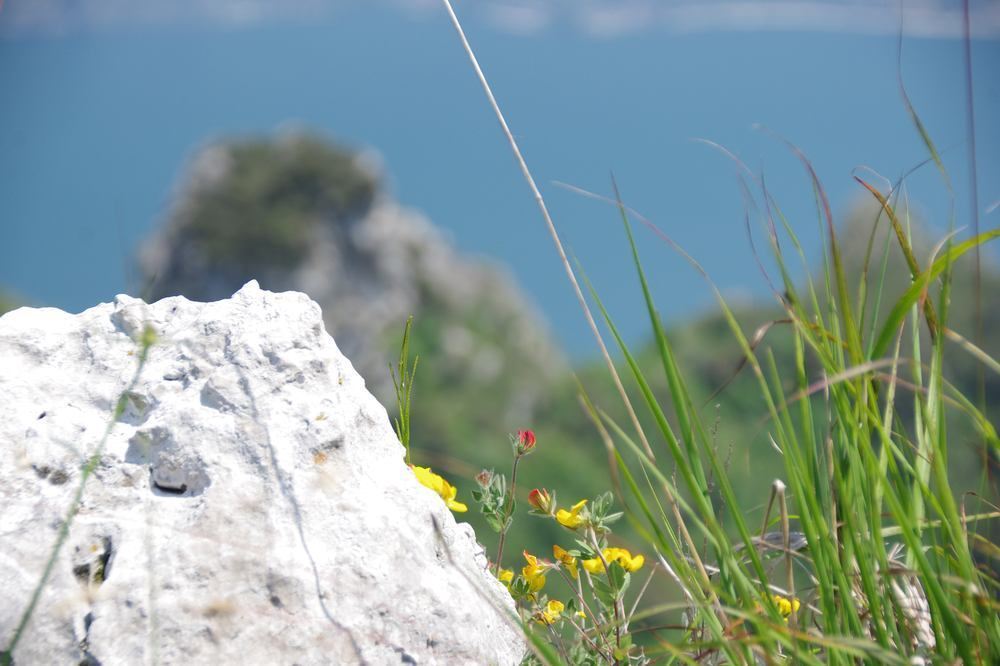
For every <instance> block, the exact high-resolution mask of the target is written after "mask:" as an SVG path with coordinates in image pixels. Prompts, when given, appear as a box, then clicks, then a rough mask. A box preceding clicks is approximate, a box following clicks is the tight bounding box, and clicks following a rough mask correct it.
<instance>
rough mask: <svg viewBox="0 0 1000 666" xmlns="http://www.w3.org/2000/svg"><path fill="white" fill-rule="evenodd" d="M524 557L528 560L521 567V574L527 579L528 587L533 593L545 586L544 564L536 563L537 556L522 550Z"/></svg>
mask: <svg viewBox="0 0 1000 666" xmlns="http://www.w3.org/2000/svg"><path fill="white" fill-rule="evenodd" d="M524 559H525V560H527V561H528V563H527V564H526V565H524V568H522V569H521V575H522V576H524V580H526V581H528V588H529V589H530V590H531V593H532V594H534V593H535V592H538V591H539V590H540V589H542V588H543V587H545V566H543V565H541V564H539V563H538V558H537V557H535V556H534V555H532V554H531V553H529V552H528V551H524Z"/></svg>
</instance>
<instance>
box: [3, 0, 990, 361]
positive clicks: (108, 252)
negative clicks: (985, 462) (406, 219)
mask: <svg viewBox="0 0 1000 666" xmlns="http://www.w3.org/2000/svg"><path fill="white" fill-rule="evenodd" d="M2 18H3V17H2V15H0V23H2ZM468 27H469V32H470V38H471V39H472V41H473V44H474V46H475V47H476V48H477V50H478V53H479V58H480V61H481V63H482V64H483V67H484V68H485V70H486V72H487V75H488V76H489V77H490V78H491V80H492V83H493V86H494V89H495V91H496V94H497V96H498V98H499V100H500V103H501V104H502V105H503V107H504V109H505V111H506V113H507V118H508V121H509V122H510V124H511V126H512V128H513V130H514V132H515V133H516V135H517V137H518V139H519V140H520V142H521V147H522V149H523V150H524V152H525V155H526V157H527V159H528V161H529V164H530V165H531V166H532V168H533V170H534V172H535V177H536V179H537V180H538V182H539V184H540V185H541V186H542V189H543V191H544V193H545V194H546V195H547V197H548V200H549V204H550V206H551V209H552V212H553V214H554V216H555V218H556V222H557V224H558V225H559V226H560V228H561V231H562V233H563V234H564V241H565V242H566V245H567V247H568V249H570V250H571V251H572V253H573V254H574V255H575V256H577V257H579V259H580V261H581V262H582V265H583V266H584V267H585V270H586V272H587V274H588V276H589V277H590V278H591V279H592V280H593V282H594V284H595V285H596V286H597V288H598V289H599V290H600V292H601V294H602V296H603V297H604V299H605V300H606V301H607V302H609V303H611V305H612V311H613V312H614V314H615V315H616V316H617V317H618V319H619V322H620V324H621V327H622V329H623V330H624V332H625V334H626V337H627V338H628V339H630V340H638V339H641V338H642V337H643V335H644V333H645V330H646V326H645V324H644V323H643V320H642V308H641V303H640V300H639V295H638V294H637V292H636V288H635V278H634V275H633V272H632V270H631V268H630V263H629V255H628V250H627V247H626V245H625V241H624V237H623V236H622V233H621V230H620V226H619V223H618V220H617V217H616V215H615V212H614V210H613V209H611V208H609V207H607V206H605V205H604V204H601V203H598V202H595V201H591V200H587V199H584V198H582V197H580V196H578V195H575V194H572V193H570V192H567V191H566V190H563V189H560V188H558V187H556V186H554V185H553V184H552V181H556V180H558V181H565V182H569V183H572V184H575V185H577V186H580V187H584V188H587V189H591V190H594V191H597V192H600V193H603V194H607V193H609V192H610V182H609V174H610V173H612V172H613V173H614V175H615V177H616V178H617V180H618V183H619V185H620V186H621V189H622V193H623V195H624V197H625V199H626V200H627V202H628V203H629V204H630V205H632V206H634V207H635V208H637V209H639V210H640V211H642V212H643V213H645V214H646V215H648V216H649V217H651V218H652V219H653V220H655V221H656V222H657V224H659V225H660V226H661V227H662V229H663V230H664V231H665V232H666V233H668V234H670V235H671V236H672V237H673V238H675V239H676V240H677V241H678V242H679V243H680V244H681V245H683V246H684V247H685V248H686V249H687V250H688V251H689V252H690V253H691V254H692V255H693V256H695V257H696V258H697V259H698V260H699V261H700V262H701V263H702V264H703V265H704V266H705V268H706V269H707V270H708V271H709V273H710V274H711V275H712V277H713V278H714V279H715V280H716V282H717V283H718V284H719V286H720V287H721V288H722V289H723V291H725V292H726V293H727V294H729V295H731V296H733V297H734V298H742V297H746V296H751V295H753V296H757V297H762V298H767V297H768V290H767V288H766V283H765V281H764V280H763V278H762V277H761V275H760V273H759V270H758V269H757V267H756V264H755V262H754V260H753V257H752V254H751V252H750V250H749V245H748V242H747V240H746V234H745V231H744V226H743V219H744V205H743V200H742V195H741V191H740V186H739V183H738V180H737V177H736V176H737V171H736V169H735V168H734V166H733V165H732V163H730V162H729V161H728V160H727V159H726V158H724V157H723V156H721V155H720V154H719V153H718V152H717V151H714V150H712V149H710V148H708V147H706V146H705V145H703V144H700V143H696V142H693V141H692V140H691V139H692V137H704V138H708V139H712V140H714V141H718V142H720V143H722V144H725V145H726V146H728V147H729V148H730V149H732V150H734V151H736V152H738V153H739V154H740V155H741V156H742V157H743V159H744V160H745V161H746V162H747V163H748V164H749V165H750V166H751V168H753V169H755V170H763V172H764V175H765V177H766V182H767V184H768V187H769V188H770V189H771V190H772V192H773V193H774V195H775V196H776V197H777V198H778V199H779V201H780V202H781V203H782V205H783V207H784V209H785V212H786V213H787V214H788V215H789V216H790V218H791V219H792V221H793V224H794V225H795V227H796V229H797V231H798V232H799V233H800V234H801V237H802V240H803V242H804V243H805V246H806V251H807V253H808V254H809V255H810V256H811V257H815V256H816V255H817V253H818V251H819V245H818V243H819V240H818V235H817V225H816V215H815V209H814V202H813V199H812V191H811V188H810V184H809V181H808V179H807V178H806V177H805V175H804V173H803V171H802V169H801V167H800V166H799V164H798V163H797V162H796V160H795V159H794V157H792V156H791V154H790V153H789V151H788V150H787V149H786V148H785V147H783V145H782V144H781V143H780V141H778V140H776V139H775V138H773V137H772V136H771V135H769V134H767V133H765V132H761V131H759V130H755V129H754V124H755V123H762V124H764V125H766V126H767V127H769V128H771V129H772V130H774V131H775V132H778V133H780V134H782V135H784V136H786V137H788V138H789V139H790V140H792V141H794V142H796V143H797V144H798V145H799V146H800V147H801V148H802V150H803V151H804V152H805V153H806V154H808V156H809V157H810V159H811V160H812V161H813V163H814V165H815V167H816V170H817V172H818V173H819V175H820V177H821V178H822V179H823V181H824V184H825V186H826V188H827V191H828V194H829V197H830V201H831V203H832V205H833V208H834V211H835V212H836V213H838V214H839V213H844V212H846V211H847V210H849V209H850V207H851V205H852V202H853V201H855V200H856V198H858V197H861V196H862V194H861V192H860V188H859V187H858V186H857V185H856V184H855V183H854V182H853V181H852V179H851V173H852V170H853V169H854V168H855V167H857V166H858V165H868V166H870V167H872V168H874V169H877V170H879V171H880V172H881V173H883V174H885V175H886V176H888V177H891V178H895V177H897V176H898V175H899V174H900V173H901V172H903V171H904V170H906V169H908V168H909V167H911V166H913V165H915V164H917V163H919V162H920V161H921V160H923V159H924V158H925V157H926V150H925V149H924V147H923V145H922V143H921V142H920V140H919V137H918V135H917V133H916V131H915V130H914V129H913V126H912V124H911V123H910V122H909V120H908V117H907V114H906V111H905V108H904V106H903V104H902V102H901V100H900V94H899V89H898V84H897V78H896V39H895V37H880V36H858V35H843V34H839V35H838V34H821V33H777V32H775V33H715V34H711V33H710V34H689V35H677V34H669V33H659V32H645V33H642V34H639V35H630V36H623V37H621V38H616V39H595V38H592V37H587V36H585V35H582V34H580V33H578V32H576V31H573V30H571V29H569V28H565V27H564V28H560V27H558V26H557V27H555V28H553V29H551V30H548V31H546V32H543V33H540V34H538V35H535V36H531V37H518V36H511V35H509V34H505V33H503V32H500V31H497V30H495V29H493V28H491V27H489V26H487V25H485V24H480V23H473V24H472V25H470V26H468ZM974 48H975V58H976V59H975V66H976V70H975V71H976V75H977V78H976V90H975V94H976V105H977V106H976V112H977V114H978V121H979V127H978V132H979V135H978V142H977V147H978V151H979V158H980V164H979V167H980V172H979V182H980V198H981V208H984V209H985V208H986V207H987V206H988V205H989V204H990V203H991V202H994V201H996V200H998V199H1000V125H998V123H997V118H1000V77H998V76H997V75H996V72H997V65H998V64H1000V42H998V41H996V40H993V41H977V42H975V44H974ZM903 74H904V77H905V80H906V82H907V86H908V90H909V93H910V95H911V97H912V99H913V101H914V103H915V105H916V106H917V108H918V110H919V111H920V113H921V114H922V117H923V119H924V121H925V123H926V125H927V127H928V129H929V130H930V131H931V133H932V135H933V137H934V139H935V141H936V142H937V144H938V146H939V147H940V148H942V149H944V150H945V152H944V157H945V161H946V164H947V166H948V168H949V171H950V175H951V177H952V180H953V182H954V183H955V185H956V196H957V200H956V209H955V210H956V216H957V217H956V220H957V224H958V225H960V226H961V225H967V224H970V217H969V214H968V211H969V208H968V199H967V197H968V186H967V173H966V164H967V152H966V144H965V136H966V135H965V125H964V119H965V115H964V114H965V98H964V88H963V79H962V76H963V71H962V55H961V43H960V42H958V41H953V40H930V39H907V40H906V41H905V43H904V57H903ZM287 125H303V126H306V127H310V128H314V129H317V130H320V131H323V132H325V133H328V134H329V135H330V136H332V137H335V138H337V139H338V140H341V141H343V142H345V143H347V144H349V145H353V146H357V147H371V148H374V149H375V150H377V151H378V152H379V153H380V154H381V155H382V158H383V160H384V163H385V166H386V169H387V171H388V173H389V176H390V181H391V188H392V191H393V192H394V193H395V195H396V196H397V197H398V198H399V199H400V200H401V201H402V202H404V203H405V204H407V205H410V206H413V207H416V208H419V209H421V210H423V211H425V212H426V213H427V214H428V215H429V216H430V218H431V219H432V220H433V221H434V222H435V223H437V224H438V225H440V226H442V227H443V228H445V229H446V230H447V231H448V233H449V234H450V235H451V237H452V238H453V239H454V241H455V242H456V243H457V245H458V246H460V247H461V248H462V249H464V250H466V251H468V252H471V253H476V254H481V255H485V256H487V257H491V258H493V259H495V260H497V261H500V262H504V263H506V264H509V266H510V267H511V270H512V271H513V273H514V275H515V276H516V278H517V279H518V281H519V282H520V283H521V285H522V286H523V287H524V289H525V290H526V291H527V292H528V293H529V294H530V295H531V297H532V298H533V299H534V301H535V302H536V303H537V304H538V305H539V307H540V309H541V310H542V311H543V312H544V313H545V315H546V316H547V317H548V319H549V320H550V321H551V322H552V326H553V329H554V331H555V332H556V334H557V335H558V337H559V338H560V340H561V341H562V342H563V345H564V347H565V348H566V349H567V350H568V351H569V352H570V353H572V354H574V355H578V356H579V355H589V354H591V353H593V351H594V344H593V342H592V341H591V340H590V338H589V334H588V333H587V331H586V330H585V326H584V323H583V317H582V315H581V314H580V313H579V309H578V307H577V305H576V303H575V300H574V298H573V295H572V292H571V291H570V288H569V284H568V282H567V280H566V279H565V276H564V274H563V272H562V268H561V266H560V265H559V263H558V262H557V259H556V254H555V250H554V248H553V245H552V243H551V240H550V239H549V237H548V234H547V232H546V230H545V228H544V227H543V224H542V221H541V218H540V216H539V214H538V212H537V209H536V208H535V207H534V203H533V201H532V199H531V197H530V194H529V192H528V190H527V188H526V186H525V184H524V183H523V181H522V180H521V177H520V174H519V172H518V170H517V168H516V165H515V164H514V161H513V159H512V157H511V155H510V151H509V149H508V147H507V146H506V144H505V141H504V139H503V137H502V136H501V134H500V131H499V128H498V126H497V123H496V121H495V119H494V118H493V116H492V115H491V112H490V110H489V109H488V107H487V105H486V102H485V99H484V97H483V94H482V92H481V90H480V89H479V87H478V83H477V82H476V80H475V79H474V77H473V74H472V72H471V70H470V68H469V65H468V63H467V61H466V60H465V59H464V57H463V54H462V52H461V50H460V47H459V45H458V42H457V40H456V38H455V35H454V33H453V32H452V29H451V27H450V25H449V24H448V23H447V21H446V19H445V17H444V15H443V14H442V13H440V12H431V13H427V14H423V15H420V16H414V15H411V14H407V13H399V12H395V11H392V10H391V9H388V8H373V7H367V8H366V7H363V6H362V7H355V8H354V9H353V10H351V11H347V12H342V13H338V14H336V16H332V17H327V18H324V19H323V20H318V21H316V22H314V23H313V24H308V25H307V24H304V23H303V22H298V23H296V22H285V23H282V24H273V25H257V26H253V27H247V28H243V29H221V28H212V27H197V26H184V25H172V26H169V27H155V26H153V27H135V26H128V27H126V26H115V27H109V28H107V29H88V30H81V31H75V32H70V33H69V34H65V35H62V36H46V35H43V34H35V33H15V34H6V35H5V36H4V37H3V38H0V285H3V286H5V287H8V288H10V289H11V290H13V291H14V292H15V293H17V294H19V295H20V296H21V297H23V298H24V299H26V300H28V301H30V302H32V303H35V304H44V305H54V306H58V307H61V308H65V309H68V310H72V311H78V310H82V309H84V308H86V307H88V306H90V305H93V304H95V303H97V302H100V301H106V300H109V299H110V298H112V297H113V296H114V294H116V293H119V292H122V291H125V290H127V289H129V288H130V284H131V283H130V280H131V279H132V278H133V275H132V274H133V272H134V271H133V269H132V268H131V261H132V260H131V257H132V256H133V252H134V249H135V248H136V246H137V245H138V244H139V243H140V242H141V240H142V239H143V238H144V237H145V236H146V235H147V234H148V233H150V231H151V230H152V229H154V228H155V226H156V225H157V223H158V221H159V220H161V219H162V217H163V215H164V214H165V211H166V210H167V208H168V206H169V203H170V200H171V196H172V192H173V191H174V187H175V186H176V184H177V183H178V180H179V178H180V176H181V174H182V172H183V169H184V167H185V165H186V163H187V160H188V159H189V157H190V156H191V155H192V154H193V152H194V151H195V150H197V148H198V147H199V146H201V145H204V144H205V143H206V142H208V141H211V140H212V139H214V138H218V137H225V136H233V135H246V134H266V133H270V132H273V131H275V130H276V129H278V128H280V127H282V126H287ZM910 194H911V198H912V199H913V200H914V202H915V203H916V204H917V207H918V209H919V210H921V211H923V213H924V214H925V216H926V218H927V219H928V220H929V221H930V223H931V224H932V225H934V226H935V228H937V229H939V230H943V229H944V228H945V227H946V226H947V223H948V219H947V213H948V210H949V197H948V193H947V191H946V190H945V188H944V187H943V185H942V181H941V179H940V178H939V177H938V175H937V174H936V172H935V170H934V169H933V168H932V167H931V168H924V169H923V170H921V171H919V172H917V173H916V174H915V175H914V176H913V177H912V181H911V189H910ZM998 220H1000V212H994V213H992V214H991V215H986V216H985V217H983V219H982V225H983V227H984V228H987V227H995V226H996V225H997V222H998ZM639 238H640V242H641V246H642V252H643V256H644V259H645V260H646V262H647V264H648V267H649V269H650V273H651V278H652V281H653V286H654V291H655V292H656V294H657V297H658V300H659V304H660V307H661V310H662V312H663V314H664V316H665V317H666V318H667V319H668V320H676V319H677V318H678V317H683V316H687V315H690V314H691V313H693V312H697V311H699V310H701V309H703V308H705V307H707V305H708V304H709V303H710V302H711V293H710V291H709V290H708V289H707V288H706V286H705V284H704V282H703V281H702V280H701V279H700V278H699V277H698V275H697V274H696V273H695V272H694V271H692V270H691V269H690V267H689V266H688V265H687V264H686V263H685V262H684V261H683V260H682V259H680V258H679V257H678V256H677V255H676V254H674V253H672V252H671V251H670V250H669V249H668V248H667V247H666V246H665V245H663V244H662V243H661V242H660V241H659V240H658V239H657V238H656V237H655V236H654V235H653V234H650V233H646V232H640V234H639ZM759 246H760V244H759Z"/></svg>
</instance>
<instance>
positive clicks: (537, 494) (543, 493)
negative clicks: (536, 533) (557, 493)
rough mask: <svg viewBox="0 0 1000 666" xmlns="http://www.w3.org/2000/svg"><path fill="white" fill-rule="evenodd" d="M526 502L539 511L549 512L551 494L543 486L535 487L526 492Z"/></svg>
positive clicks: (550, 508)
mask: <svg viewBox="0 0 1000 666" xmlns="http://www.w3.org/2000/svg"><path fill="white" fill-rule="evenodd" d="M528 504H530V505H531V506H532V507H533V508H535V509H536V510H538V511H540V512H541V513H549V512H550V511H551V510H552V496H551V495H549V491H547V490H546V489H545V488H542V489H541V490H539V489H538V488H535V489H534V490H532V491H531V492H530V493H528Z"/></svg>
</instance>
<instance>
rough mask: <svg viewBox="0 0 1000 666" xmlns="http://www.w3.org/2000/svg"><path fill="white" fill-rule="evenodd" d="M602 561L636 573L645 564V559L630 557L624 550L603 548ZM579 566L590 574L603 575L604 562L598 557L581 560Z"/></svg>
mask: <svg viewBox="0 0 1000 666" xmlns="http://www.w3.org/2000/svg"><path fill="white" fill-rule="evenodd" d="M604 559H605V560H607V561H608V564H611V563H612V562H617V563H618V564H620V565H621V566H622V568H623V569H625V571H638V570H639V569H641V568H642V565H643V564H644V563H645V562H646V558H645V557H643V556H642V555H636V556H635V557H632V553H630V552H628V551H627V550H625V549H624V548H605V549H604ZM581 564H583V568H584V569H586V570H587V571H589V572H590V573H592V574H600V573H604V562H602V561H601V558H599V557H595V558H594V559H592V560H583V561H582V562H581Z"/></svg>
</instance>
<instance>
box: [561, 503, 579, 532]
mask: <svg viewBox="0 0 1000 666" xmlns="http://www.w3.org/2000/svg"><path fill="white" fill-rule="evenodd" d="M586 503H587V500H580V501H579V502H577V503H576V504H574V505H573V508H572V509H570V510H569V511H567V510H566V509H559V511H557V512H556V520H558V521H559V524H560V525H562V526H563V527H568V528H570V529H571V530H575V529H576V528H578V527H579V526H580V525H582V524H583V518H581V517H580V510H581V509H583V507H584V505H585V504H586Z"/></svg>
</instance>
